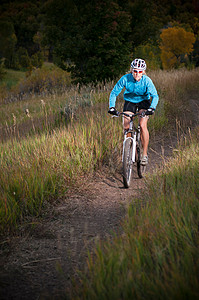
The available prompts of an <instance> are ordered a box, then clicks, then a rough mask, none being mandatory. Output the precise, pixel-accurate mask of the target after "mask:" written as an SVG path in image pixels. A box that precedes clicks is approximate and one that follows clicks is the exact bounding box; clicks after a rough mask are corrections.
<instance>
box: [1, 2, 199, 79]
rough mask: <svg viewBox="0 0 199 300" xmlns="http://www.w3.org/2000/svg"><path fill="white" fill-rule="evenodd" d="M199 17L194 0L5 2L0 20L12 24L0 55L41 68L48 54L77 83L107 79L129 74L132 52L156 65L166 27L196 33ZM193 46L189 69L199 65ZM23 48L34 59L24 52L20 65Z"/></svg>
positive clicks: (8, 62)
mask: <svg viewBox="0 0 199 300" xmlns="http://www.w3.org/2000/svg"><path fill="white" fill-rule="evenodd" d="M2 1H3V0H2ZM198 20H199V11H198V6H197V1H195V0H191V1H190V0H178V1H175V0H170V1H168V0H150V1H147V0H134V1H131V0H127V1H122V0H113V1H111V2H110V1H108V0H93V1H88V0H84V1H82V2H81V1H78V0H57V1H55V0H36V1H25V0H17V1H14V0H9V1H3V2H2V5H1V6H0V23H1V24H7V25H6V27H5V26H4V29H3V27H2V28H1V31H0V32H1V34H0V36H1V37H2V38H3V41H2V42H1V41H0V56H1V57H5V58H6V66H8V67H9V68H11V67H12V68H13V67H15V68H16V69H20V68H22V65H28V63H29V62H28V60H30V65H29V66H28V68H29V69H31V68H33V67H40V65H41V60H43V59H40V58H41V56H43V57H44V58H45V59H47V60H49V61H51V62H52V61H53V62H55V63H56V64H57V65H58V66H61V67H62V68H63V69H65V70H66V69H67V68H69V67H70V68H71V69H70V70H71V72H72V75H73V79H74V80H76V81H82V82H83V83H87V82H90V81H93V82H97V81H103V80H104V79H113V78H116V77H118V76H119V75H120V74H122V73H124V72H126V71H127V69H128V68H129V63H130V61H131V60H132V59H133V55H134V54H136V53H140V52H141V54H142V53H143V55H144V57H143V58H145V59H146V60H147V61H148V65H149V64H150V65H151V66H152V68H156V66H157V65H158V64H159V60H160V56H159V55H160V54H159V52H158V51H157V46H158V45H159V42H160V40H159V39H160V32H161V30H162V29H166V28H168V26H172V27H174V26H176V27H181V28H184V29H185V30H186V31H188V32H193V33H194V35H195V36H196V37H197V36H198V32H199V21H198ZM2 26H3V25H2ZM0 27H1V25H0ZM6 32H7V33H6ZM1 37H0V39H1ZM7 42H9V47H8V43H7ZM148 47H149V48H148ZM193 47H194V51H193V52H192V54H191V55H190V54H188V55H187V57H185V62H183V63H185V65H187V66H188V67H189V68H192V67H194V66H195V65H196V66H197V65H198V54H197V53H198V51H197V50H198V43H197V40H196V42H195V44H194V45H193ZM8 48H9V49H8ZM20 48H23V49H26V50H27V52H28V57H29V58H28V57H27V55H25V56H24V62H21V63H19V60H20V57H19V56H18V55H14V53H17V52H18V51H19V49H20ZM141 49H142V50H141ZM147 49H148V51H149V52H150V55H147V53H146V51H145V50H147ZM7 50H8V51H7ZM145 55H146V57H145ZM183 55H184V54H183ZM167 56H168V57H169V58H168V57H167ZM155 57H156V58H157V60H156V59H155ZM151 59H152V61H151V62H150V60H151ZM162 59H163V61H164V64H165V63H166V61H168V59H171V63H172V64H174V63H175V61H176V59H177V58H175V57H174V58H172V57H171V54H170V53H168V54H167V53H165V51H164V53H163V54H162ZM21 60H22V59H21ZM172 60H173V61H172ZM165 67H166V66H165ZM169 67H170V66H169Z"/></svg>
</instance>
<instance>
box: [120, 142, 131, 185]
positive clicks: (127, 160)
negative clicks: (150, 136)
mask: <svg viewBox="0 0 199 300" xmlns="http://www.w3.org/2000/svg"><path fill="white" fill-rule="evenodd" d="M132 154H133V140H132V139H127V140H126V141H125V145H124V153H123V173H122V175H123V183H124V186H125V187H126V188H128V187H129V186H130V181H131V173H132V166H133V162H132Z"/></svg>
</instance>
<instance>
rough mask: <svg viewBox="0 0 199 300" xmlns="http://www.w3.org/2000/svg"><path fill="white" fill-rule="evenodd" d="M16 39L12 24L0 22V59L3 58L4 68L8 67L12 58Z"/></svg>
mask: <svg viewBox="0 0 199 300" xmlns="http://www.w3.org/2000/svg"><path fill="white" fill-rule="evenodd" d="M16 43H17V37H16V35H15V32H14V27H13V24H12V23H10V22H8V21H0V58H5V65H6V67H10V66H11V64H12V61H13V57H14V50H15V45H16Z"/></svg>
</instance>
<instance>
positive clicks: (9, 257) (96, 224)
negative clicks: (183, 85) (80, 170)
mask: <svg viewBox="0 0 199 300" xmlns="http://www.w3.org/2000/svg"><path fill="white" fill-rule="evenodd" d="M194 101H195V100H193V101H192V105H194V106H195V104H196V103H195V102H194ZM197 118H198V114H197ZM152 145H153V147H150V148H149V159H150V165H149V168H148V172H149V173H151V172H152V171H153V170H152V166H153V167H154V168H155V167H158V166H159V165H161V163H162V162H163V161H164V160H165V159H166V158H167V157H169V156H170V155H171V153H172V149H173V147H175V145H176V138H174V137H170V136H164V137H163V138H160V137H159V136H158V137H155V139H154V142H153V144H152ZM142 188H144V179H138V177H137V175H136V174H135V176H134V177H133V179H132V183H131V187H130V188H129V189H124V188H123V183H122V178H121V174H120V172H117V173H116V174H112V175H110V173H109V172H106V170H105V172H104V173H103V174H102V173H101V174H98V175H97V176H96V177H95V179H93V181H92V182H91V183H87V184H86V185H85V187H84V189H81V191H78V190H77V191H75V192H74V193H73V194H72V195H71V196H70V197H68V198H67V199H65V201H64V202H62V203H61V204H59V205H58V206H57V207H55V208H54V211H53V212H52V213H51V214H48V215H46V216H45V217H44V218H43V219H42V221H40V222H38V223H35V224H34V225H33V226H31V229H29V230H28V234H27V230H26V231H25V232H26V233H25V234H24V233H22V234H21V236H18V237H15V238H13V239H12V240H7V241H3V242H1V248H2V250H1V263H0V299H6V300H7V299H9V300H11V299H13V300H18V299H25V300H26V299H29V300H31V299H34V300H35V299H63V298H64V295H66V291H67V290H69V289H70V287H71V278H72V277H73V276H74V277H76V276H77V272H76V270H77V269H79V268H80V269H83V268H84V267H85V265H86V258H87V251H88V249H90V250H91V249H92V248H93V245H94V242H95V241H96V240H97V239H99V238H100V239H105V238H106V237H107V236H110V235H111V232H117V231H119V230H120V229H121V227H120V225H121V222H122V219H123V218H124V217H125V214H126V207H127V205H128V203H129V202H130V201H133V199H134V198H135V197H139V195H141V191H142ZM65 299H66V298H65Z"/></svg>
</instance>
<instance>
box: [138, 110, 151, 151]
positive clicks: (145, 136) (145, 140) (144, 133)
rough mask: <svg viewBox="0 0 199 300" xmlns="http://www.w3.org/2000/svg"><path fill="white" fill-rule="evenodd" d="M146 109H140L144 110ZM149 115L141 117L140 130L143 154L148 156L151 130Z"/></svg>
mask: <svg viewBox="0 0 199 300" xmlns="http://www.w3.org/2000/svg"><path fill="white" fill-rule="evenodd" d="M142 111H144V110H140V112H142ZM148 119H149V118H148V116H146V117H144V118H140V130H141V142H142V148H143V156H147V151H148V145H149V131H148V128H147V122H148Z"/></svg>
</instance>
